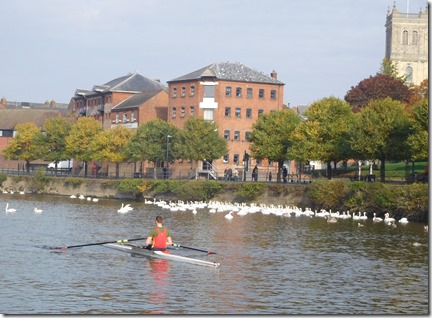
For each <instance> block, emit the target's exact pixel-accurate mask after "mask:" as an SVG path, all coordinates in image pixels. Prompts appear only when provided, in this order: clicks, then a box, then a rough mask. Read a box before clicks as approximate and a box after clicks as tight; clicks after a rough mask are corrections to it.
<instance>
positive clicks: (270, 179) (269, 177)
mask: <svg viewBox="0 0 432 318" xmlns="http://www.w3.org/2000/svg"><path fill="white" fill-rule="evenodd" d="M272 178H273V176H272V173H271V171H269V174H268V181H269V182H271V181H272Z"/></svg>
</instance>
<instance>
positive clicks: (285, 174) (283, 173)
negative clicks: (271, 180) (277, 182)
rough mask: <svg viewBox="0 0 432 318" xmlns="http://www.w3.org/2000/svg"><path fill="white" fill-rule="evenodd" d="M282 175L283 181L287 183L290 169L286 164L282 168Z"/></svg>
mask: <svg viewBox="0 0 432 318" xmlns="http://www.w3.org/2000/svg"><path fill="white" fill-rule="evenodd" d="M282 177H283V182H284V183H287V182H288V181H287V177H288V169H287V168H286V167H285V166H284V167H283V169H282Z"/></svg>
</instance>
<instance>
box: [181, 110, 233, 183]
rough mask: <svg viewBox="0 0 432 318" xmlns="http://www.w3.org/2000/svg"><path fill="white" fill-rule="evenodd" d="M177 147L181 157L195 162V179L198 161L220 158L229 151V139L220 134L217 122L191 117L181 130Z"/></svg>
mask: <svg viewBox="0 0 432 318" xmlns="http://www.w3.org/2000/svg"><path fill="white" fill-rule="evenodd" d="M180 141H181V142H180V143H178V144H177V149H178V151H179V153H180V154H181V158H183V159H187V160H192V161H194V162H195V179H197V178H198V162H199V161H204V160H207V161H212V160H214V159H218V158H220V157H222V156H223V155H225V154H226V153H227V152H228V146H227V141H226V140H225V139H224V138H222V137H221V136H219V134H218V132H217V126H216V124H215V123H213V122H210V121H207V120H204V119H201V118H195V117H190V118H189V119H187V120H186V122H185V124H184V127H183V129H182V130H180Z"/></svg>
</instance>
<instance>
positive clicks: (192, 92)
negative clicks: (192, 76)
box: [190, 85, 195, 96]
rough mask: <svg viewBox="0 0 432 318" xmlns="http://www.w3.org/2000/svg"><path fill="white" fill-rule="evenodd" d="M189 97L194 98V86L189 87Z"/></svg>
mask: <svg viewBox="0 0 432 318" xmlns="http://www.w3.org/2000/svg"><path fill="white" fill-rule="evenodd" d="M190 96H195V86H193V85H192V86H191V88H190Z"/></svg>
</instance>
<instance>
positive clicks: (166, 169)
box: [164, 135, 172, 179]
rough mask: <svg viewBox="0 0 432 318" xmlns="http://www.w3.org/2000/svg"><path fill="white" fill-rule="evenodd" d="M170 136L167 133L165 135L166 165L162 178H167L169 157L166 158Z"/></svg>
mask: <svg viewBox="0 0 432 318" xmlns="http://www.w3.org/2000/svg"><path fill="white" fill-rule="evenodd" d="M170 138H172V136H170V135H168V136H167V142H166V166H165V175H164V179H168V175H169V172H168V160H169V158H168V152H169V149H168V145H169V139H170Z"/></svg>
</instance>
